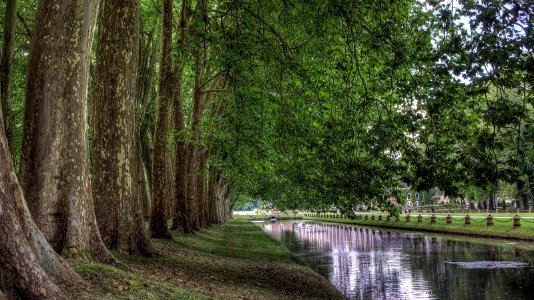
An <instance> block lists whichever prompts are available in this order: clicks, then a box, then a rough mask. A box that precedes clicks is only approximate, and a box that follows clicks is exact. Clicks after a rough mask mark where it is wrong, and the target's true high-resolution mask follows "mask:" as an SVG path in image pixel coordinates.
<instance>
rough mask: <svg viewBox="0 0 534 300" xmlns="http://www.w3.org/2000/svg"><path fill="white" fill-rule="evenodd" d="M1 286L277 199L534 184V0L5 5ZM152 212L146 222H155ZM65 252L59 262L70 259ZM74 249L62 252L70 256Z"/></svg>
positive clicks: (489, 196) (25, 293)
mask: <svg viewBox="0 0 534 300" xmlns="http://www.w3.org/2000/svg"><path fill="white" fill-rule="evenodd" d="M0 13H1V15H2V16H3V18H2V19H1V22H2V26H1V29H2V34H3V39H2V45H1V46H2V51H1V68H0V80H1V81H0V100H1V103H2V111H1V112H2V113H1V116H2V117H0V120H2V122H1V123H2V124H3V126H2V127H3V128H2V130H1V131H2V134H1V135H0V136H1V138H0V148H1V149H0V172H1V173H0V176H1V177H0V219H1V221H2V222H1V224H0V271H2V272H1V275H0V290H2V291H3V292H4V293H5V294H6V295H7V296H9V297H27V298H46V297H48V298H62V297H64V296H63V294H62V291H61V290H60V289H59V288H58V287H57V286H56V285H55V283H74V282H76V281H77V280H79V277H78V275H77V274H76V273H75V272H74V271H72V269H71V268H70V267H69V266H68V264H67V263H66V262H65V261H64V260H63V258H62V257H61V256H63V257H67V258H74V259H87V260H91V259H94V260H97V261H100V262H105V263H117V261H116V259H115V258H114V257H113V255H112V254H111V252H110V251H109V249H111V250H119V251H125V252H128V253H131V254H137V253H139V254H142V255H145V256H150V255H153V254H154V250H153V248H152V247H151V242H150V236H151V237H155V238H170V237H171V236H170V233H169V230H171V229H173V230H174V229H176V230H181V231H183V232H186V233H189V232H193V231H195V230H198V229H199V228H202V227H206V226H210V225H213V224H220V223H224V222H226V221H227V220H228V219H229V218H231V210H232V207H233V206H234V205H241V204H243V203H247V202H249V201H251V200H253V201H262V202H263V203H268V204H270V205H271V206H272V207H276V208H278V209H307V210H322V209H329V208H330V207H331V206H332V205H335V206H336V207H337V208H338V209H340V210H341V211H343V212H350V211H351V210H352V209H353V208H354V207H355V206H356V205H359V204H372V205H373V206H375V207H378V208H383V209H388V210H390V211H392V212H393V213H394V212H395V209H396V208H395V207H392V206H391V203H390V201H388V199H389V197H390V196H397V197H398V198H399V199H403V196H402V195H401V193H402V189H398V188H397V187H401V186H403V184H404V185H406V184H409V185H410V186H411V188H412V189H413V190H416V191H421V192H422V191H429V190H432V189H439V190H440V191H442V192H443V193H444V194H446V195H448V196H450V197H454V198H455V197H461V198H463V199H468V200H469V201H471V202H480V203H484V205H485V206H486V207H487V208H489V209H495V208H496V204H497V203H496V200H495V199H496V195H497V194H498V193H499V192H502V191H507V193H508V194H507V195H508V196H510V195H511V196H512V197H513V198H514V199H516V201H517V203H518V205H519V206H520V207H522V208H529V207H532V205H533V204H532V199H533V193H534V150H533V149H534V147H533V146H534V145H533V143H534V126H533V117H534V111H533V104H534V103H533V100H534V95H533V90H532V85H533V81H534V54H533V51H532V50H533V46H534V39H533V36H532V31H533V20H532V16H533V14H534V6H533V4H532V3H531V2H530V1H526V0H516V1H508V0H493V1H489V0H458V1H430V0H429V1H426V2H425V1H411V0H388V1H359V0H331V1H323V0H321V1H315V0H305V1H294V0H281V1H274V0H273V1H247V0H233V1H223V0H198V1H192V0H182V1H173V0H140V1H139V0H125V1H113V0H103V1H98V0H86V1H81V0H68V1H66V0H48V1H32V0H26V1H17V0H5V1H2V2H0ZM146 221H149V224H150V225H149V227H148V230H146V227H145V222H146ZM58 254H59V255H58ZM60 255H61V256H60Z"/></svg>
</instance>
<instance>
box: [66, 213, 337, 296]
mask: <svg viewBox="0 0 534 300" xmlns="http://www.w3.org/2000/svg"><path fill="white" fill-rule="evenodd" d="M153 242H154V245H155V247H156V249H157V250H158V252H160V254H161V255H160V256H158V257H154V258H144V257H141V256H133V255H128V254H124V253H114V254H115V256H116V257H117V258H118V259H119V260H120V261H121V262H122V263H124V264H125V265H126V266H127V267H128V268H129V270H121V269H118V268H115V267H112V266H105V265H100V264H96V263H88V262H72V265H73V266H74V268H75V269H76V270H77V271H78V272H79V273H80V274H81V275H82V276H83V277H84V278H85V279H86V281H87V282H88V283H89V288H86V289H85V290H84V289H83V288H80V289H79V290H78V291H77V292H76V293H75V294H74V295H75V297H76V298H83V297H86V298H87V299H89V298H103V299H207V298H209V299H216V298H221V299H343V296H342V295H341V294H340V293H339V292H338V291H337V290H336V289H335V288H334V287H333V286H332V285H331V284H330V283H329V282H328V281H327V280H326V279H325V278H323V277H321V276H320V275H318V274H317V273H315V272H313V271H312V270H311V269H310V268H308V267H306V266H304V265H303V264H302V263H300V261H299V260H298V259H297V258H296V257H295V256H294V255H292V254H291V252H290V251H289V250H287V248H285V247H284V246H282V245H281V244H280V243H279V242H277V241H274V240H273V239H271V238H270V237H269V236H267V235H266V234H265V233H263V231H262V230H261V229H260V228H259V227H257V226H255V225H254V224H251V223H250V222H248V221H247V220H234V221H231V222H230V223H228V224H225V225H222V226H218V227H212V228H210V229H206V230H201V231H199V232H197V233H195V234H183V233H178V232H173V239H172V240H153ZM73 298H74V297H73Z"/></svg>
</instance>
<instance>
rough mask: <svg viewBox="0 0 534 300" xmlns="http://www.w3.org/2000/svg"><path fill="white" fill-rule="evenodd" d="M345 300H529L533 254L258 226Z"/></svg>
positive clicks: (480, 244) (347, 229)
mask: <svg viewBox="0 0 534 300" xmlns="http://www.w3.org/2000/svg"><path fill="white" fill-rule="evenodd" d="M261 226H262V227H263V229H264V230H265V232H267V233H268V234H269V235H271V236H272V237H273V238H275V239H277V240H280V241H281V242H282V243H283V244H285V245H286V246H287V247H288V248H289V249H290V250H291V251H293V252H294V253H295V254H296V255H297V256H300V257H301V258H302V259H303V260H304V261H306V262H307V263H308V264H309V265H310V266H311V267H312V268H313V269H315V270H316V271H317V272H318V273H320V274H321V275H323V276H325V277H326V278H328V279H329V280H330V281H331V282H332V284H333V285H334V286H335V287H336V288H337V289H339V290H340V291H341V292H342V293H343V294H345V295H346V296H347V297H348V298H350V299H509V300H516V299H534V250H533V249H534V247H531V246H529V245H524V244H515V243H513V242H506V241H499V242H496V241H488V240H482V239H475V238H461V237H456V236H454V237H453V236H436V235H430V234H423V233H409V232H398V231H389V230H385V229H384V230H382V229H370V228H365V227H359V226H353V225H338V224H325V223H317V222H306V221H304V222H303V221H299V222H275V223H261Z"/></svg>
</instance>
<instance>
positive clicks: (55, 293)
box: [0, 112, 80, 299]
mask: <svg viewBox="0 0 534 300" xmlns="http://www.w3.org/2000/svg"><path fill="white" fill-rule="evenodd" d="M2 124H3V118H2V113H1V112H0V220H2V221H1V222H0V274H1V276H0V299H2V298H6V297H9V298H22V299H67V298H66V297H65V295H64V294H63V293H62V292H61V291H60V289H59V288H58V287H57V286H56V285H55V283H54V280H55V281H57V282H60V283H64V284H74V283H78V282H79V281H80V278H79V277H78V275H77V274H76V273H75V272H74V271H73V270H72V269H71V268H70V267H69V266H68V265H67V264H66V262H65V261H64V260H63V259H62V258H61V257H60V256H58V255H57V254H56V252H54V250H53V249H52V248H51V247H50V245H49V244H48V243H47V242H46V240H45V238H44V236H43V235H42V234H41V232H40V231H39V230H38V229H37V226H36V225H35V223H34V222H33V220H32V219H31V216H30V212H29V211H28V207H27V206H26V201H25V199H24V196H23V194H22V190H21V188H20V186H19V183H18V182H17V177H16V175H15V168H14V166H13V162H12V159H11V156H10V155H9V149H8V145H7V139H6V137H5V133H4V129H3V125H2ZM1 291H3V292H4V293H5V295H4V294H3V293H2V292H1Z"/></svg>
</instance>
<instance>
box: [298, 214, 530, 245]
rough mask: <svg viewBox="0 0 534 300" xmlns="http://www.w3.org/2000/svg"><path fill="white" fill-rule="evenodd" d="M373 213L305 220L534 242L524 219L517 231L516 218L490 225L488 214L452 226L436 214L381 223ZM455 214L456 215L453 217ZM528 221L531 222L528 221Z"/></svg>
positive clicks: (455, 220)
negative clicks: (361, 216) (433, 220)
mask: <svg viewBox="0 0 534 300" xmlns="http://www.w3.org/2000/svg"><path fill="white" fill-rule="evenodd" d="M372 215H373V214H368V220H365V219H355V220H351V219H340V218H329V217H320V218H317V217H305V219H307V220H317V221H323V222H335V223H345V224H358V225H365V226H376V227H383V228H395V229H410V230H418V231H427V232H436V233H447V234H462V235H469V236H476V237H487V238H507V239H520V240H529V241H534V220H533V219H522V220H521V226H520V227H518V228H514V227H513V226H512V224H513V221H512V217H513V215H500V214H499V215H494V216H495V218H494V225H493V226H487V225H486V219H485V217H487V215H485V214H484V215H480V216H477V215H475V216H473V218H472V219H471V224H470V225H465V224H464V217H465V214H463V215H457V216H456V217H454V218H453V219H452V224H447V223H446V215H443V214H441V215H438V214H436V217H437V218H436V223H434V224H431V223H430V215H423V216H424V217H423V222H421V223H418V222H417V215H415V214H414V215H412V216H411V218H410V221H408V222H407V221H406V218H405V217H404V216H402V217H401V218H400V219H399V220H398V221H395V219H394V218H392V219H391V220H390V221H387V220H386V214H382V220H378V216H379V214H378V213H377V214H374V216H375V219H374V220H371V216H372ZM451 215H453V214H451ZM527 221H528V222H527Z"/></svg>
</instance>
